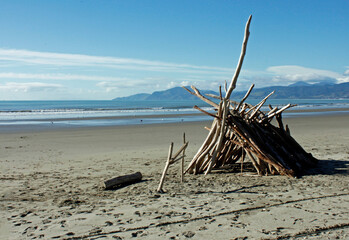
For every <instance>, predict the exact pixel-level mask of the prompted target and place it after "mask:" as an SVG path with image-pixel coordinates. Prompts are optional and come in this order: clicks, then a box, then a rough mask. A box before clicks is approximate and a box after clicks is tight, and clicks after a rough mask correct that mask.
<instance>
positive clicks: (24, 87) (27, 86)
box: [0, 82, 63, 92]
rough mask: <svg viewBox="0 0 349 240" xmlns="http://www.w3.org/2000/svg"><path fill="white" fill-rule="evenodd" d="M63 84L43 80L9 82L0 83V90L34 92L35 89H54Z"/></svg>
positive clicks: (59, 87)
mask: <svg viewBox="0 0 349 240" xmlns="http://www.w3.org/2000/svg"><path fill="white" fill-rule="evenodd" d="M62 88H63V86H62V85H60V84H50V83H41V82H28V83H17V82H9V83H5V84H0V90H2V91H12V92H34V91H52V90H57V89H62Z"/></svg>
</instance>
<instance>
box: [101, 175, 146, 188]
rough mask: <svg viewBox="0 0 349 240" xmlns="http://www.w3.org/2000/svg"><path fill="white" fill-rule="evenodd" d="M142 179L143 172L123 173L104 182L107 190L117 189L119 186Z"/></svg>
mask: <svg viewBox="0 0 349 240" xmlns="http://www.w3.org/2000/svg"><path fill="white" fill-rule="evenodd" d="M141 180H142V174H141V173H140V172H136V173H133V174H128V175H123V176H119V177H115V178H112V179H109V180H107V181H105V182H104V187H105V190H112V189H117V188H118V187H121V186H125V185H128V184H132V183H136V182H139V181H141Z"/></svg>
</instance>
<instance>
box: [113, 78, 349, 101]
mask: <svg viewBox="0 0 349 240" xmlns="http://www.w3.org/2000/svg"><path fill="white" fill-rule="evenodd" d="M188 88H189V89H190V87H188ZM272 91H275V93H274V94H273V95H272V96H271V97H270V98H274V99H339V98H349V83H341V84H331V83H321V84H309V83H306V82H296V83H294V84H291V85H289V86H272V87H265V88H255V89H253V91H252V93H251V95H250V96H249V98H257V99H259V98H264V97H265V96H266V95H268V94H269V93H270V92H272ZM200 92H201V93H202V94H203V95H204V94H208V93H211V94H215V95H219V94H218V93H217V92H214V91H211V90H200ZM245 93H246V91H234V92H233V94H232V96H231V98H237V99H240V98H243V97H244V95H245ZM195 99H197V97H195V96H194V95H191V94H190V93H188V92H187V91H186V90H185V89H183V88H182V87H174V88H170V89H167V90H164V91H156V92H153V93H152V94H149V93H139V94H135V95H131V96H128V97H119V98H115V99H113V100H116V101H136V100H145V101H146V100H195Z"/></svg>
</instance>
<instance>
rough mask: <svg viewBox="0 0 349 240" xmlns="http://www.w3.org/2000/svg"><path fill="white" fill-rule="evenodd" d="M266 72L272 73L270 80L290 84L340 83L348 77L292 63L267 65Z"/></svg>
mask: <svg viewBox="0 0 349 240" xmlns="http://www.w3.org/2000/svg"><path fill="white" fill-rule="evenodd" d="M267 72H269V73H271V74H272V81H273V82H275V83H285V84H290V83H293V82H297V81H306V82H309V83H318V82H322V81H331V82H336V83H340V82H346V81H348V78H345V77H344V76H343V75H342V74H339V73H337V72H332V71H328V70H321V69H314V68H306V67H302V66H294V65H285V66H273V67H269V68H267Z"/></svg>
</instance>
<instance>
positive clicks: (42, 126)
mask: <svg viewBox="0 0 349 240" xmlns="http://www.w3.org/2000/svg"><path fill="white" fill-rule="evenodd" d="M347 114H349V108H320V109H289V110H287V111H285V113H283V117H284V118H294V117H296V118H298V117H311V116H327V115H347ZM211 120H212V117H210V116H207V115H205V114H203V113H200V112H197V113H184V114H177V113H171V114H152V115H150V114H149V115H134V116H102V117H73V118H47V119H35V118H33V119H17V120H12V121H6V120H5V121H4V120H3V121H0V133H10V132H21V131H25V132H27V131H29V132H30V131H49V130H56V129H64V128H69V129H74V128H81V127H106V126H128V125H131V126H136V125H147V124H169V123H180V122H205V121H211Z"/></svg>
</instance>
